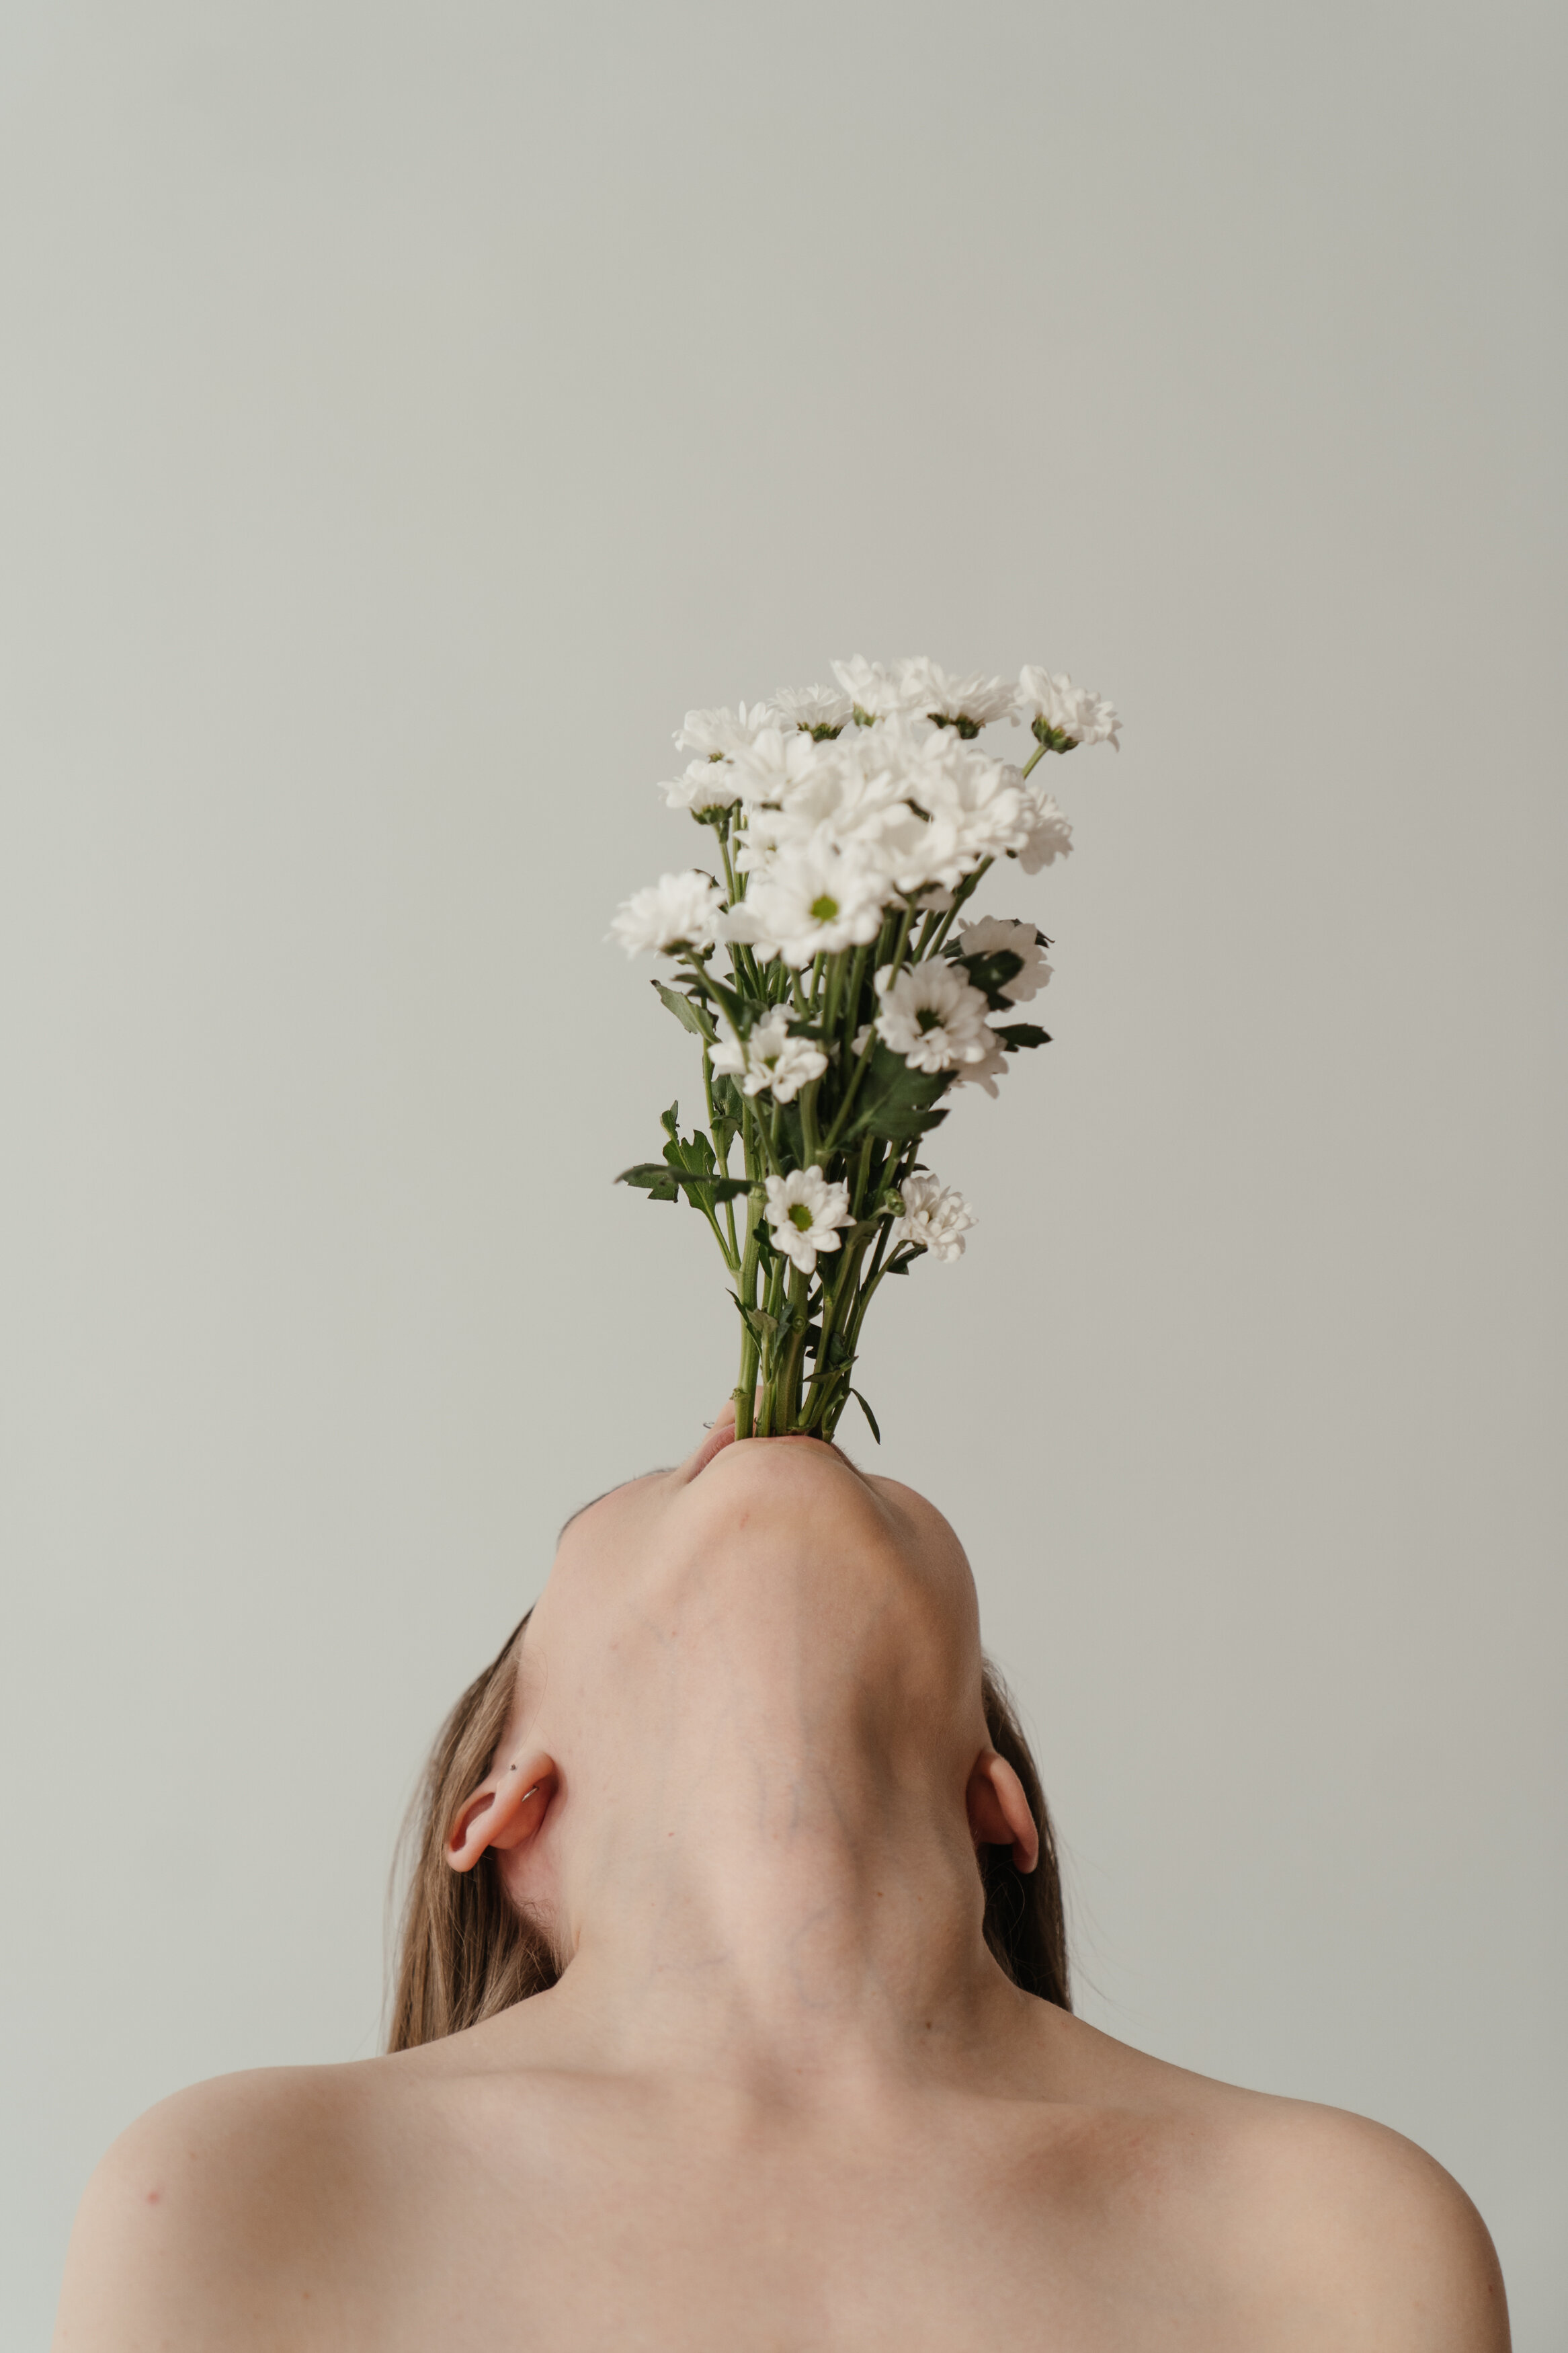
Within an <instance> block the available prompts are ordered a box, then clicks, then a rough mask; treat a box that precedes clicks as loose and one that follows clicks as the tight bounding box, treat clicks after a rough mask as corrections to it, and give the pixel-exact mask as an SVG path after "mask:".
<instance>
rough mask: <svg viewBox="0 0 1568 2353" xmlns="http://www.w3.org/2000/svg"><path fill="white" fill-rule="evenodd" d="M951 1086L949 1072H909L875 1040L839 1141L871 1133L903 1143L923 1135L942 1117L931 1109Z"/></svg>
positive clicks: (941, 1113)
mask: <svg viewBox="0 0 1568 2353" xmlns="http://www.w3.org/2000/svg"><path fill="white" fill-rule="evenodd" d="M951 1083H952V1072H951V1071H912V1070H911V1069H910V1066H909V1064H908V1062H906V1061H905V1060H904V1058H903V1056H902V1055H901V1054H895V1053H894V1051H893V1050H892V1048H891V1047H890V1046H888V1045H885V1044H884V1043H883V1041H882V1039H880V1038H878V1039H874V1040H873V1041H872V1046H871V1059H870V1060H869V1061H868V1064H867V1066H866V1071H865V1075H864V1076H863V1077H862V1079H861V1081H860V1092H859V1093H858V1095H857V1096H856V1098H855V1116H854V1118H853V1120H852V1121H851V1123H850V1125H849V1131H848V1134H847V1135H846V1136H845V1137H844V1138H843V1139H842V1141H843V1142H844V1143H845V1144H848V1143H849V1142H850V1141H852V1140H853V1139H854V1138H856V1137H858V1136H862V1135H866V1134H871V1135H881V1136H886V1137H887V1138H888V1139H889V1141H890V1142H893V1143H897V1144H904V1143H908V1142H909V1140H910V1137H911V1136H916V1135H923V1134H925V1132H926V1130H927V1128H928V1127H934V1126H935V1125H936V1124H937V1123H938V1121H939V1120H942V1119H945V1118H946V1116H947V1114H946V1113H945V1112H937V1111H933V1110H932V1108H931V1107H932V1105H933V1104H934V1103H936V1101H937V1098H938V1097H939V1096H940V1095H942V1094H944V1093H945V1092H947V1089H948V1087H949V1086H950V1085H951Z"/></svg>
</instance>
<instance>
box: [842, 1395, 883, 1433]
mask: <svg viewBox="0 0 1568 2353" xmlns="http://www.w3.org/2000/svg"><path fill="white" fill-rule="evenodd" d="M849 1394H850V1396H851V1397H852V1398H854V1400H855V1402H856V1404H857V1405H858V1407H859V1409H860V1410H861V1412H862V1413H863V1414H864V1415H865V1417H866V1419H867V1420H868V1422H869V1423H870V1425H871V1435H872V1437H873V1438H874V1439H875V1440H876V1441H877V1443H878V1445H879V1446H880V1444H881V1443H882V1433H881V1431H880V1430H879V1429H878V1427H877V1417H876V1415H875V1414H874V1413H873V1412H872V1410H871V1409H870V1407H869V1406H868V1404H867V1402H866V1400H865V1398H863V1397H862V1396H861V1394H860V1392H859V1390H858V1389H856V1388H852V1389H851V1390H850V1392H849Z"/></svg>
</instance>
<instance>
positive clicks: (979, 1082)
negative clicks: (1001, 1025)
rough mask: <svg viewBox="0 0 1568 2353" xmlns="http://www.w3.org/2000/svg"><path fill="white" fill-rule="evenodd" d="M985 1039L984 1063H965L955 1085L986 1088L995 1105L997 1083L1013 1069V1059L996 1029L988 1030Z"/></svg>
mask: <svg viewBox="0 0 1568 2353" xmlns="http://www.w3.org/2000/svg"><path fill="white" fill-rule="evenodd" d="M985 1037H986V1047H985V1059H984V1061H980V1062H965V1063H964V1065H963V1069H962V1070H961V1071H959V1073H958V1076H957V1078H956V1079H955V1080H954V1082H953V1084H954V1085H955V1086H960V1087H984V1090H985V1092H986V1093H987V1094H988V1095H989V1096H990V1097H991V1100H992V1102H993V1103H994V1102H995V1101H996V1099H997V1095H996V1082H997V1080H998V1079H1000V1078H1003V1077H1005V1075H1006V1072H1007V1071H1008V1069H1009V1068H1010V1067H1011V1058H1010V1057H1009V1055H1008V1052H1007V1050H1006V1048H1005V1046H1004V1045H1003V1044H1002V1042H1001V1040H1000V1039H998V1037H997V1035H996V1032H995V1030H994V1029H987V1031H986V1032H985Z"/></svg>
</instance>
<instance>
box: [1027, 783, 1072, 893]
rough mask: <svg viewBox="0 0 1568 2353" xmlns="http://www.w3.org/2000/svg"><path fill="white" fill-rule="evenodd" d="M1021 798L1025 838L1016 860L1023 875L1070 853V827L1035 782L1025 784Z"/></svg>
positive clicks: (1051, 800)
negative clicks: (1026, 835)
mask: <svg viewBox="0 0 1568 2353" xmlns="http://www.w3.org/2000/svg"><path fill="white" fill-rule="evenodd" d="M1024 801H1025V807H1024V818H1025V822H1026V825H1027V827H1028V838H1027V839H1026V841H1025V843H1024V846H1023V848H1022V849H1020V850H1019V852H1018V863H1019V865H1020V866H1021V867H1022V868H1023V870H1024V871H1025V873H1026V874H1037V873H1038V872H1039V871H1040V869H1041V867H1042V866H1050V865H1053V864H1054V863H1055V861H1056V860H1058V858H1067V857H1069V856H1070V855H1071V853H1072V828H1071V826H1070V825H1069V824H1068V821H1067V819H1066V818H1065V817H1063V815H1062V813H1061V811H1060V809H1059V808H1058V807H1057V805H1056V803H1055V801H1054V800H1053V799H1052V798H1051V797H1050V795H1049V793H1047V792H1042V791H1041V789H1040V787H1039V786H1037V785H1036V784H1033V783H1030V784H1027V785H1026V786H1024Z"/></svg>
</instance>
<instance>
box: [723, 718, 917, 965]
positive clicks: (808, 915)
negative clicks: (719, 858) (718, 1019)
mask: <svg viewBox="0 0 1568 2353" xmlns="http://www.w3.org/2000/svg"><path fill="white" fill-rule="evenodd" d="M800 740H801V741H802V742H805V740H806V739H805V737H804V736H803V737H802V738H801V739H800ZM883 892H884V882H883V877H882V874H881V872H880V871H879V869H878V868H877V867H875V866H873V865H871V864H869V863H868V860H866V859H865V858H863V857H862V856H860V855H859V854H858V852H857V851H855V850H853V849H835V848H834V847H833V845H832V844H831V842H828V841H824V840H821V839H812V840H810V841H807V842H804V843H802V844H800V845H799V846H798V847H796V846H795V845H793V844H791V845H789V846H787V847H786V848H784V849H781V850H780V851H779V852H778V854H777V856H776V857H774V858H773V859H770V860H769V861H768V863H767V864H766V865H765V866H764V867H763V868H762V869H761V870H760V871H757V872H755V873H753V875H752V881H751V887H750V889H749V891H748V892H747V895H746V899H745V901H744V905H745V909H746V922H747V924H748V925H750V926H754V928H755V935H756V937H757V938H758V939H759V940H762V939H766V940H769V941H773V942H775V943H776V944H777V950H778V953H779V955H782V956H783V958H784V962H785V964H790V965H795V966H796V968H797V969H798V968H799V966H801V965H807V964H809V963H810V962H811V960H812V958H813V956H816V955H837V952H838V950H839V949H840V948H849V947H864V946H865V945H866V944H867V943H868V941H870V940H874V939H875V938H876V936H877V934H878V933H879V931H880V930H881V928H882V899H883ZM734 936H738V934H735V935H734Z"/></svg>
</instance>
